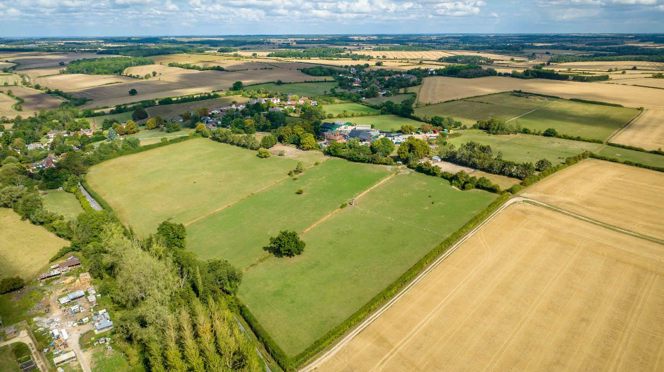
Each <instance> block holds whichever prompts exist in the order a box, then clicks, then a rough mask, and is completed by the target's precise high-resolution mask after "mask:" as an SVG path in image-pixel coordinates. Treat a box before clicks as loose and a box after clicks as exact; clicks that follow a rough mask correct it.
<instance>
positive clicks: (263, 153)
mask: <svg viewBox="0 0 664 372" xmlns="http://www.w3.org/2000/svg"><path fill="white" fill-rule="evenodd" d="M270 155H271V154H270V152H269V151H267V150H266V149H264V148H260V149H258V153H257V154H256V156H258V157H259V158H261V159H267V158H269V157H270Z"/></svg>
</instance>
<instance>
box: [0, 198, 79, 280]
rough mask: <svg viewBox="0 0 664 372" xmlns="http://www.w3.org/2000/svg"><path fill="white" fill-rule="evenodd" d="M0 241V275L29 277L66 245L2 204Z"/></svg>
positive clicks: (66, 242)
mask: <svg viewBox="0 0 664 372" xmlns="http://www.w3.org/2000/svg"><path fill="white" fill-rule="evenodd" d="M0 242H2V244H0V278H4V277H8V276H15V275H18V276H21V277H22V278H24V279H31V278H32V277H33V276H34V275H36V274H38V273H39V270H41V269H42V268H43V267H45V266H47V265H48V262H49V260H50V259H51V257H53V256H54V255H55V254H56V253H57V252H58V251H59V250H60V249H61V248H62V247H65V246H68V245H69V242H68V241H66V240H64V239H61V238H59V237H57V236H55V235H54V234H53V233H51V232H49V231H48V230H46V229H45V228H43V227H40V226H35V225H33V224H31V223H30V222H29V221H27V220H26V221H23V220H21V218H20V217H19V215H18V214H16V213H15V212H14V211H13V210H11V209H6V208H0Z"/></svg>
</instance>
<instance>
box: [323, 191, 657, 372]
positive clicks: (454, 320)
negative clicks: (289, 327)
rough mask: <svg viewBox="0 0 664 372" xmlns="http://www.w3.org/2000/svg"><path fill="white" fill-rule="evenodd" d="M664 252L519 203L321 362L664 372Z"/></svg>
mask: <svg viewBox="0 0 664 372" xmlns="http://www.w3.org/2000/svg"><path fill="white" fill-rule="evenodd" d="M506 232H509V233H506ZM561 232H564V233H561ZM662 260H664V250H662V246H661V245H659V244H656V243H653V242H650V241H647V240H643V239H639V238H635V237H632V236H628V235H625V234H621V233H619V232H616V231H613V230H611V229H606V228H603V227H600V226H597V225H595V224H592V223H589V222H585V221H579V220H577V219H575V218H573V217H570V216H567V215H565V214H563V213H558V212H555V211H552V210H549V209H547V208H543V207H538V206H534V205H530V204H516V205H511V206H509V207H508V208H507V209H505V210H503V211H501V212H500V213H499V214H498V215H497V216H496V217H495V218H494V219H492V220H491V221H490V222H489V223H488V224H486V225H484V226H483V227H482V228H481V229H480V230H479V231H478V232H477V233H475V234H474V235H473V236H472V237H470V238H469V239H468V240H466V241H465V242H464V243H463V244H461V245H460V246H459V248H458V249H457V250H455V251H454V252H453V253H452V254H451V255H450V256H449V257H447V258H446V259H445V260H443V261H442V262H440V263H439V264H438V265H437V266H435V267H434V268H433V270H432V271H430V272H429V273H427V274H426V275H425V276H424V277H423V278H422V280H420V281H419V282H417V283H416V284H415V285H414V286H413V287H412V288H411V289H410V290H409V291H408V292H406V293H405V294H404V295H403V297H400V298H399V299H398V300H397V301H396V302H395V303H394V304H393V305H392V306H391V307H389V308H388V309H387V310H386V311H385V312H384V313H382V314H381V315H380V316H379V317H378V318H376V319H375V320H374V321H373V322H371V323H370V324H369V325H368V326H367V327H366V328H364V329H363V330H361V332H359V333H358V334H357V335H356V336H354V337H353V338H351V339H350V340H349V341H348V342H346V343H344V344H342V345H341V347H340V348H339V349H338V350H336V351H335V352H334V353H333V354H332V355H331V356H330V357H329V358H327V359H326V360H323V361H322V362H321V363H320V364H318V365H316V366H315V367H316V370H317V371H344V370H362V371H370V370H375V371H378V370H383V371H406V370H409V371H411V370H420V371H430V370H437V369H438V368H439V367H440V366H445V369H449V370H493V371H505V370H520V371H525V370H532V371H545V370H570V371H572V370H574V371H581V370H586V371H599V370H610V369H613V370H624V371H645V370H657V368H653V366H657V365H661V363H662V354H661V350H662V348H664V322H662V321H661V319H662V312H661V309H662V306H664V270H662V265H661V262H662ZM460 350H462V351H463V352H460Z"/></svg>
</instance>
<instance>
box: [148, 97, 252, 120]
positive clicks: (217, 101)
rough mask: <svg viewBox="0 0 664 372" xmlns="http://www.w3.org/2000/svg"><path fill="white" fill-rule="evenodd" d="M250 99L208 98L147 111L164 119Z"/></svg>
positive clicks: (151, 108)
mask: <svg viewBox="0 0 664 372" xmlns="http://www.w3.org/2000/svg"><path fill="white" fill-rule="evenodd" d="M247 101H249V99H248V98H246V97H242V96H226V97H220V98H214V99H206V100H204V101H195V102H185V103H174V104H171V105H159V106H153V107H148V108H147V109H146V111H147V112H148V114H149V115H150V116H151V117H152V116H161V117H162V118H164V119H174V118H177V117H178V116H180V114H182V113H184V112H187V111H194V110H197V109H200V108H207V109H210V110H213V109H216V108H219V107H223V106H228V105H230V104H232V103H245V102H247Z"/></svg>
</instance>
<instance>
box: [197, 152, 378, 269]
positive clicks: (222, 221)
mask: <svg viewBox="0 0 664 372" xmlns="http://www.w3.org/2000/svg"><path fill="white" fill-rule="evenodd" d="M388 174H389V172H388V171H387V168H385V167H377V166H373V165H367V164H359V163H351V162H348V161H345V160H341V159H330V160H328V161H326V162H324V163H322V164H320V165H318V166H315V167H313V168H310V169H308V170H306V171H305V172H304V173H303V174H302V175H300V176H299V177H298V178H297V180H293V179H290V178H289V179H286V180H285V181H283V182H281V183H279V184H278V185H275V186H273V187H271V188H269V189H267V190H265V191H263V192H259V193H256V194H254V195H252V196H250V197H248V198H246V199H244V200H242V201H241V202H239V203H237V204H234V205H233V206H231V207H229V208H227V209H225V210H223V211H220V212H219V213H216V214H214V215H212V216H210V217H208V218H206V219H203V220H199V221H198V222H196V223H194V224H192V225H190V226H187V238H188V241H187V247H189V248H190V249H191V250H193V251H194V252H195V253H197V254H198V255H199V256H200V257H201V258H204V259H208V258H220V257H221V258H224V259H227V260H229V261H230V262H231V263H232V264H233V265H235V266H237V267H240V268H245V267H247V266H249V265H251V264H253V263H255V262H256V261H257V260H258V259H260V258H261V257H264V256H265V255H268V254H267V253H266V252H264V251H263V249H262V247H264V246H266V245H267V244H268V242H269V238H270V237H271V236H275V235H277V234H278V233H279V231H280V230H286V229H287V230H295V231H297V232H299V233H302V231H303V230H305V229H306V228H307V227H309V226H310V225H312V224H313V223H315V222H316V221H318V220H320V219H321V218H323V217H324V216H325V215H327V214H329V213H330V212H332V211H334V210H335V209H337V208H339V206H340V205H341V204H342V203H346V202H348V201H350V199H352V198H353V197H354V196H356V195H357V194H360V193H361V192H362V191H364V190H366V189H367V188H369V187H370V186H371V185H373V184H375V183H377V182H378V181H379V180H380V179H382V178H384V177H387V176H388ZM297 190H302V191H303V192H302V194H296V191H297Z"/></svg>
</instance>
